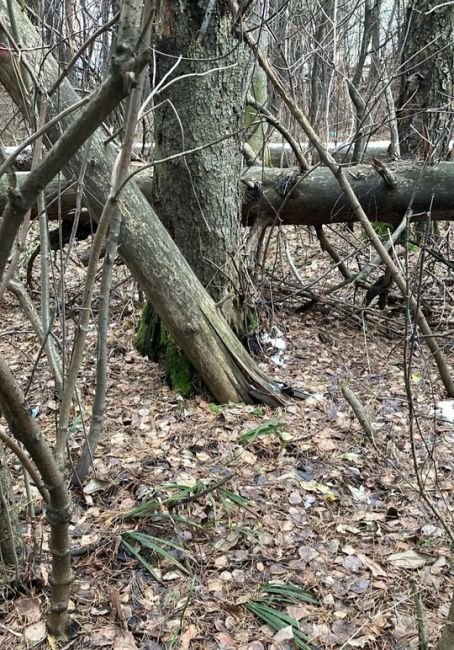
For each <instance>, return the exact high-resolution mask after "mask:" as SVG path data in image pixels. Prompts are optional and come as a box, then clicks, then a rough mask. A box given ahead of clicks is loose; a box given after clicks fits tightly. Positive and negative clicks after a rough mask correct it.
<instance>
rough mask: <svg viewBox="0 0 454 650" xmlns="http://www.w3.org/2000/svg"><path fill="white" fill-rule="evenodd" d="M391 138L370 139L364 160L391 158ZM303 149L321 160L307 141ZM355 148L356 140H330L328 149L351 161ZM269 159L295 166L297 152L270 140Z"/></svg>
mask: <svg viewBox="0 0 454 650" xmlns="http://www.w3.org/2000/svg"><path fill="white" fill-rule="evenodd" d="M390 144H391V143H390V141H389V140H370V141H369V142H368V144H367V146H366V149H365V151H364V160H369V159H370V158H382V159H389V157H390V156H389V146H390ZM453 146H454V142H453V141H452V140H451V142H450V145H449V147H450V149H451V151H452V149H453ZM300 147H301V151H302V152H303V153H304V154H305V155H308V153H310V152H311V151H312V153H313V154H314V158H312V161H314V159H315V160H319V157H318V155H317V152H314V149H313V148H311V147H309V146H308V144H307V143H306V142H301V143H300ZM354 148H355V143H354V142H328V151H329V152H330V154H331V155H332V156H333V157H334V158H335V159H336V160H337V161H339V162H343V163H344V162H349V161H350V160H351V159H352V156H353V150H354ZM267 151H268V156H269V160H270V161H271V163H272V164H273V165H274V166H275V167H293V166H294V165H296V164H297V160H296V157H295V154H294V153H293V151H292V148H291V146H290V145H289V144H288V143H287V142H269V143H268V144H267Z"/></svg>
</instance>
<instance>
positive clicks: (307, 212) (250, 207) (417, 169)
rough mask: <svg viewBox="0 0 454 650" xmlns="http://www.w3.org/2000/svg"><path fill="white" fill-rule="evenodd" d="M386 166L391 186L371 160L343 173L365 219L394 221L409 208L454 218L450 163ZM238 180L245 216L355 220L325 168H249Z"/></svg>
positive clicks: (314, 222)
mask: <svg viewBox="0 0 454 650" xmlns="http://www.w3.org/2000/svg"><path fill="white" fill-rule="evenodd" d="M386 169H387V171H388V172H391V174H392V175H394V176H395V180H396V184H395V187H390V186H389V185H388V183H387V182H386V181H385V180H384V178H382V176H381V175H380V174H379V173H378V172H377V171H376V170H375V169H374V167H372V166H371V165H355V167H352V168H351V170H350V173H348V172H347V173H348V178H349V181H350V183H351V184H352V187H353V189H354V191H355V193H356V195H357V197H358V200H359V202H360V203H361V206H362V207H363V209H364V210H365V212H366V214H367V216H368V217H369V219H370V220H372V221H385V222H387V223H399V222H400V220H401V219H402V217H403V215H404V214H405V211H406V210H407V208H408V207H412V209H413V212H414V214H415V215H417V214H418V213H421V214H419V218H420V219H422V220H424V219H425V218H426V212H427V211H428V210H429V209H432V218H433V219H453V218H454V204H453V198H454V191H453V190H452V187H453V181H454V165H453V164H452V163H440V164H439V165H436V166H430V167H427V166H423V165H421V164H419V165H417V164H409V163H397V162H396V163H393V164H390V165H387V166H386ZM242 180H243V181H244V182H248V185H249V187H247V188H246V190H245V195H244V197H243V217H244V218H245V219H246V220H247V221H248V220H249V219H252V220H254V219H255V218H256V217H257V216H259V215H260V216H261V217H267V218H269V219H271V220H273V221H277V222H281V223H284V224H301V225H312V226H317V225H323V224H330V223H338V222H349V221H352V222H353V221H356V217H355V215H354V212H353V210H352V208H351V207H350V205H349V202H348V199H347V198H346V196H345V194H344V193H343V192H342V191H341V190H340V188H339V185H338V182H337V180H336V179H335V178H334V176H333V174H332V173H331V171H330V170H329V169H327V168H326V167H318V168H314V169H313V170H312V171H310V172H309V173H307V174H299V173H298V172H297V171H296V170H291V169H287V170H285V171H282V170H278V169H267V170H265V171H263V170H262V169H261V168H258V167H257V168H255V167H251V168H250V169H248V170H247V172H245V174H243V177H242ZM262 192H263V193H262ZM413 192H415V195H414V198H413V196H412V195H413ZM412 198H413V202H412V204H411V206H410V203H411V201H412Z"/></svg>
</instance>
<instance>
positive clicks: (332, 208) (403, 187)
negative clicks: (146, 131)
mask: <svg viewBox="0 0 454 650" xmlns="http://www.w3.org/2000/svg"><path fill="white" fill-rule="evenodd" d="M386 169H387V170H388V171H389V172H390V173H391V174H393V175H394V177H395V186H394V187H390V185H389V183H387V182H386V180H385V179H384V178H383V177H382V175H380V173H378V172H377V171H376V169H375V168H374V167H373V166H372V165H356V166H354V167H351V168H350V169H349V177H350V181H351V183H352V185H353V189H354V190H355V192H356V194H357V196H358V199H359V201H360V203H361V205H362V206H363V208H364V210H365V211H366V214H367V215H368V216H369V218H370V219H371V220H372V221H385V222H387V223H391V224H395V223H399V222H400V220H401V219H402V217H403V215H404V214H405V211H406V210H407V208H408V206H409V205H410V202H411V201H412V199H413V203H412V209H413V213H414V219H421V220H424V219H426V218H427V217H426V215H427V211H428V210H431V216H432V219H434V220H452V219H454V163H440V164H438V165H436V166H433V167H424V166H423V165H422V164H418V163H413V164H410V163H408V162H406V163H404V162H395V163H393V164H390V165H388V166H387V168H386ZM26 174H27V172H19V173H17V180H18V183H19V184H20V183H21V182H23V180H24V178H25V176H26ZM135 182H137V184H138V185H139V187H140V189H141V190H142V192H143V193H144V195H145V197H146V198H147V200H148V201H149V202H150V203H151V202H152V191H151V190H152V177H151V174H150V170H145V171H143V172H141V173H140V174H138V175H137V176H136V177H135ZM241 183H242V185H243V188H244V196H243V207H242V211H243V220H244V222H245V223H246V224H248V225H251V224H252V223H253V222H254V221H255V220H256V219H257V217H259V216H260V217H261V218H265V219H266V220H268V221H270V222H274V221H276V220H277V221H280V222H281V223H283V224H286V225H290V224H294V225H306V226H318V225H323V224H330V223H352V222H354V221H355V217H354V215H353V213H352V211H351V208H350V206H349V205H348V203H347V201H346V199H345V197H344V196H343V194H342V192H341V191H340V190H339V187H338V184H337V181H336V179H335V178H334V176H333V175H332V173H331V172H330V171H329V170H328V169H327V168H325V167H316V168H314V169H313V170H312V171H311V172H309V173H308V174H305V175H300V174H299V173H298V171H297V170H296V169H293V168H289V169H285V170H283V169H274V168H265V169H264V168H262V167H250V168H249V169H246V170H245V171H244V173H243V176H242V179H241ZM61 187H62V184H61V182H59V181H58V180H54V181H53V182H52V183H50V185H49V186H48V187H47V188H46V198H47V201H48V205H49V216H50V217H51V218H52V217H55V216H56V215H57V213H58V208H59V206H60V209H61V214H63V216H64V218H67V219H71V217H72V214H73V213H74V209H75V198H76V193H75V189H74V186H68V187H66V188H65V187H63V189H62V191H61V195H60V199H59V202H58V201H56V200H55V197H56V196H57V193H58V190H59V189H61ZM7 189H8V180H7V178H6V176H3V177H2V178H1V179H0V210H3V207H4V205H5V201H6V197H7ZM413 193H414V195H413ZM84 211H85V212H84V214H83V215H82V218H85V219H87V218H88V213H87V211H86V209H85V208H84Z"/></svg>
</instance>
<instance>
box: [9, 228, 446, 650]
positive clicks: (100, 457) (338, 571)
mask: <svg viewBox="0 0 454 650" xmlns="http://www.w3.org/2000/svg"><path fill="white" fill-rule="evenodd" d="M303 243H304V246H303V247H301V246H300V244H298V243H297V244H296V247H295V248H294V249H293V250H294V254H295V259H296V260H297V261H298V263H299V265H298V268H299V270H300V273H301V274H302V275H303V276H304V279H305V281H308V280H310V279H311V277H312V276H313V277H315V276H317V274H318V275H320V274H321V273H323V269H324V268H327V264H328V262H327V260H326V259H323V260H322V259H321V258H320V257H319V255H320V254H319V253H318V249H317V247H316V246H315V244H314V242H313V241H312V240H310V241H306V242H303ZM311 247H312V248H311ZM303 250H304V254H303V252H302V251H303ZM311 250H312V251H313V252H312V253H311V252H310V251H311ZM298 256H299V257H298ZM303 258H304V259H303ZM300 263H301V264H300ZM303 263H304V265H303ZM37 268H38V267H37ZM37 268H36V269H35V274H36V273H37V272H38V270H37ZM83 273H84V271H83V270H82V269H81V268H80V267H79V266H78V265H77V264H74V265H73V266H72V270H71V272H70V275H69V276H68V282H67V300H66V317H67V318H68V319H69V321H70V320H71V305H74V304H77V297H78V295H80V290H81V284H80V281H81V278H82V277H83ZM116 274H117V277H116V287H117V288H116V290H115V292H114V298H113V304H112V324H111V328H110V333H109V385H108V395H107V412H106V422H105V434H104V438H103V441H102V443H101V444H100V446H99V448H98V450H97V452H96V457H95V459H94V468H93V471H92V473H91V479H90V480H87V482H86V483H85V485H84V489H83V490H75V491H74V493H73V501H74V513H73V518H72V525H71V537H72V547H73V552H75V555H74V560H73V566H74V583H73V585H72V590H71V604H70V607H71V615H72V617H73V618H74V621H75V623H76V626H77V627H76V628H75V637H74V638H73V639H69V640H68V641H67V642H66V643H65V644H63V647H65V648H74V649H78V648H106V649H109V648H112V649H115V650H120V649H121V650H133V649H135V648H139V649H142V650H160V649H167V648H181V649H187V648H188V649H207V650H211V649H213V650H214V649H219V650H230V649H232V650H233V649H243V648H244V649H247V650H264V649H265V648H269V649H279V648H280V649H285V648H293V647H296V646H295V645H294V643H295V642H294V639H292V636H293V630H292V628H291V627H286V628H284V629H283V630H281V632H278V633H277V634H276V632H275V631H273V630H272V629H271V628H269V627H268V626H267V625H265V624H264V623H263V621H261V620H260V619H259V618H257V617H256V616H255V615H254V614H253V613H252V612H251V611H250V609H248V603H250V602H251V601H253V600H254V599H255V600H257V599H259V598H260V597H261V596H263V594H264V592H263V589H262V587H263V585H265V584H267V583H270V582H271V583H278V584H284V585H288V584H292V585H296V586H298V587H300V588H302V589H304V590H305V591H307V592H309V593H310V594H311V595H312V596H313V597H315V598H316V599H317V601H318V604H314V603H310V602H296V601H295V602H294V603H290V604H289V603H287V604H279V603H277V602H275V604H274V607H275V608H276V609H280V610H281V611H283V612H286V613H287V614H289V615H290V616H292V617H293V618H294V619H296V620H297V621H299V623H300V626H301V629H302V630H303V631H304V633H305V634H306V635H307V637H308V638H309V639H310V646H311V647H312V648H317V647H318V648H321V649H325V648H326V649H329V648H335V649H341V648H367V649H370V650H373V649H401V650H410V649H413V648H414V649H416V648H418V620H417V613H416V606H415V594H417V598H419V600H420V602H422V605H423V611H424V619H425V623H426V627H427V634H428V637H429V640H430V645H429V647H435V645H434V644H435V642H436V639H437V636H438V634H439V631H440V628H441V625H442V623H443V621H444V620H445V619H446V616H447V613H448V608H449V603H450V599H451V595H452V591H453V588H454V582H453V572H452V569H451V561H452V554H451V550H450V548H449V540H448V538H447V535H446V534H445V532H444V530H443V529H442V525H441V523H440V521H438V520H437V519H435V518H434V516H433V515H432V513H431V512H430V510H429V509H428V507H427V505H426V503H425V501H424V500H423V499H422V497H421V495H420V491H419V490H418V488H417V485H416V476H415V467H414V458H413V457H415V458H416V459H417V463H418V469H419V472H420V476H421V481H422V483H423V485H424V490H425V491H426V494H427V495H428V497H429V498H430V500H431V501H432V502H433V503H434V504H435V505H436V507H437V508H438V509H439V511H440V512H441V513H442V515H443V516H444V517H445V521H446V522H447V524H448V526H451V527H452V518H451V516H452V515H451V513H452V504H450V503H449V498H450V496H451V494H452V487H453V477H454V459H453V455H452V448H453V442H454V427H453V425H452V424H450V423H449V422H443V421H439V420H435V418H434V417H433V415H432V412H433V407H434V404H435V403H436V402H437V400H439V399H443V398H444V397H445V395H444V392H443V387H442V385H441V383H440V380H439V379H438V375H437V372H436V370H435V368H434V366H433V364H432V362H431V360H430V359H429V355H428V353H427V350H426V349H425V348H424V347H419V346H418V345H415V346H414V347H413V348H412V350H411V354H412V359H411V367H410V368H409V370H408V379H409V386H407V387H406V385H405V380H404V368H408V367H409V366H408V350H407V361H405V350H404V342H403V338H402V337H398V336H395V335H391V336H385V335H384V334H382V333H380V332H378V331H377V329H376V328H375V327H374V326H373V317H371V318H369V320H366V319H364V318H363V319H362V324H363V325H362V326H361V324H359V325H358V324H355V322H354V320H350V319H348V318H346V317H345V316H342V314H341V313H340V312H339V311H338V310H336V309H328V310H327V309H321V308H320V307H318V306H317V305H315V306H314V307H312V308H310V309H306V310H304V311H301V312H300V313H298V311H297V310H295V309H294V306H292V305H289V306H287V307H286V308H284V307H281V308H280V309H277V308H275V309H274V311H273V312H272V316H273V318H272V320H271V316H269V317H268V318H266V319H264V321H263V330H262V332H261V339H260V340H261V344H262V352H261V353H260V354H258V357H257V358H258V361H259V362H260V363H261V364H262V367H263V369H264V371H265V372H266V373H269V374H270V375H273V376H276V377H278V378H279V379H281V380H282V381H284V382H286V383H288V384H290V385H292V386H294V387H296V388H299V389H302V390H305V391H308V393H310V396H309V397H308V398H307V399H305V400H301V401H290V402H289V403H288V405H287V406H286V407H285V408H281V409H276V410H272V409H269V408H264V407H259V406H258V407H252V406H245V405H242V404H228V405H224V406H218V405H216V404H214V403H213V402H212V399H211V398H210V397H209V396H208V395H206V394H201V395H200V394H199V395H197V396H195V397H193V398H191V399H183V398H181V397H180V396H178V395H176V394H175V393H173V392H172V391H171V390H170V389H169V388H168V387H167V385H166V381H165V377H164V375H163V372H162V370H161V368H160V366H159V365H158V364H156V363H152V362H150V361H149V360H147V359H145V358H141V357H140V356H139V355H138V354H137V353H136V351H135V350H134V348H133V345H132V340H133V335H134V331H135V328H136V326H137V322H138V318H139V315H140V305H139V304H138V302H137V301H135V300H134V299H133V296H134V291H135V286H134V283H133V282H132V281H131V280H129V279H128V276H127V273H126V270H125V269H124V267H117V269H116ZM311 274H312V275H311ZM331 279H332V278H331ZM335 280H336V281H338V278H335ZM316 290H317V287H316ZM350 293H351V294H352V293H353V292H352V291H351V292H350ZM35 298H36V300H39V297H38V294H36V295H35ZM349 300H351V301H353V297H352V295H350V298H349ZM361 301H362V296H360V297H357V302H359V303H361ZM352 304H353V302H352ZM453 308H454V305H453V304H452V303H451V305H450V307H449V309H448V312H449V313H448V314H447V316H450V317H451V318H452V314H451V313H450V312H451V311H452V309H453ZM1 312H2V334H1V337H0V353H1V354H3V355H4V358H5V359H7V360H8V362H9V363H10V366H11V368H12V370H13V372H14V373H15V374H16V377H17V378H18V379H19V381H20V382H21V385H22V386H23V387H25V386H26V385H27V382H28V381H29V379H30V378H32V381H31V385H30V389H29V392H28V400H29V404H30V407H31V408H32V409H33V412H34V414H35V415H36V418H37V421H38V423H39V424H40V426H41V428H42V430H43V431H44V432H45V433H46V435H48V436H49V437H50V438H51V439H52V437H53V436H54V433H55V416H56V410H57V403H56V401H55V396H54V393H53V383H52V380H51V378H50V377H49V375H48V374H47V371H46V367H45V364H44V362H43V361H42V360H40V361H38V362H37V364H36V359H37V355H38V351H39V345H38V344H37V342H36V339H35V337H34V335H33V333H32V331H31V328H30V325H29V324H28V323H27V322H26V321H25V319H24V317H23V316H22V314H21V313H20V310H19V309H18V307H17V304H16V302H15V299H14V298H13V297H12V296H10V295H7V296H6V301H5V303H4V304H3V305H2V310H1ZM390 318H391V319H392V318H393V317H392V316H391V317H390ZM394 319H395V320H394V322H395V323H398V324H399V326H400V325H401V324H402V316H401V315H399V314H397V313H396V315H395V316H394ZM399 319H400V320H399ZM358 322H359V321H358ZM264 332H267V333H268V335H267V336H266V335H264ZM95 346H96V328H95V325H94V324H93V325H92V326H91V329H90V331H89V334H88V348H87V353H86V360H85V366H84V371H83V379H82V380H81V381H80V385H79V387H80V391H81V397H82V400H83V403H84V418H83V420H84V421H85V422H86V423H87V424H88V423H89V415H90V404H91V402H92V399H93V395H94V390H95V365H96V352H95ZM407 348H408V345H407ZM448 359H449V356H448ZM450 361H451V362H452V361H453V357H452V353H451V356H450ZM35 365H36V368H35V370H34V372H33V369H34V366H35ZM32 372H33V376H32V374H31V373H32ZM341 381H344V382H346V383H347V384H348V386H349V387H350V388H351V390H353V391H354V392H355V393H356V395H357V396H358V398H359V399H360V400H361V401H362V403H363V405H364V408H365V410H366V412H367V414H368V417H369V418H370V420H371V423H372V426H373V428H374V432H375V433H374V437H373V438H371V437H370V436H368V435H366V434H365V432H364V431H363V429H362V427H361V425H360V424H359V422H358V421H357V419H356V418H355V416H354V414H353V412H352V410H351V408H350V406H349V405H348V403H347V402H346V400H345V398H344V397H343V394H342V392H341V389H340V386H339V385H340V382H341ZM409 390H410V392H411V397H412V401H413V416H412V418H411V419H410V417H409V409H408V398H409ZM0 426H3V424H1V425H0ZM251 432H252V433H251ZM72 433H73V436H72V439H71V442H70V451H71V455H72V457H73V458H76V457H77V453H78V450H79V449H80V445H81V444H82V440H83V421H82V418H81V417H80V415H77V416H76V417H75V418H74V420H73V423H72ZM244 434H249V435H246V436H245V435H244ZM242 436H244V437H243V438H242ZM13 474H14V477H15V479H16V481H15V485H16V490H17V494H18V496H19V498H20V499H22V503H23V500H24V498H25V497H24V493H23V487H22V485H21V483H20V482H19V478H20V471H19V468H18V467H17V465H15V466H14V468H13ZM32 495H34V496H35V497H36V504H37V508H38V514H37V516H36V518H35V520H34V521H27V522H26V521H25V515H24V513H22V516H23V517H24V525H25V524H26V529H27V535H28V539H29V547H28V550H29V553H28V557H27V561H26V563H25V564H24V565H23V566H22V567H21V571H22V574H21V579H20V584H19V587H18V585H17V583H16V584H14V582H11V583H8V580H7V577H3V578H2V579H1V584H0V594H1V596H0V598H2V597H3V598H2V600H3V602H2V603H1V604H0V612H1V614H2V618H1V623H0V647H1V648H2V650H7V649H8V648H28V647H37V648H45V647H46V648H47V647H49V648H54V647H56V646H55V644H54V643H53V642H52V640H51V639H46V637H45V627H44V616H45V611H46V607H47V605H48V600H47V596H46V594H47V593H48V586H49V570H50V567H49V555H48V552H47V550H48V546H47V539H48V538H47V528H46V523H45V519H44V516H43V515H42V513H40V512H39V499H38V497H37V496H36V495H35V492H34V490H33V488H32ZM138 506H140V508H139V511H138V512H136V516H135V517H133V516H131V514H130V516H129V517H128V516H127V515H128V513H131V511H133V510H134V509H135V508H137V507H138ZM139 542H141V544H139ZM166 542H167V543H168V544H167V545H166ZM169 543H170V544H169ZM156 549H157V550H156Z"/></svg>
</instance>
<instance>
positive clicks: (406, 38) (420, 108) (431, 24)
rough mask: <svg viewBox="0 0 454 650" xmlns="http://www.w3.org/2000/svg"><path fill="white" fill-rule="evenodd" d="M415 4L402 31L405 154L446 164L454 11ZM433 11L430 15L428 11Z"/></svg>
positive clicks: (453, 117)
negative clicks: (443, 161)
mask: <svg viewBox="0 0 454 650" xmlns="http://www.w3.org/2000/svg"><path fill="white" fill-rule="evenodd" d="M445 4H446V6H443V5H441V6H440V8H437V7H436V4H434V2H432V0H415V1H413V2H412V3H411V6H410V7H409V8H408V11H407V18H406V24H405V27H404V30H403V49H402V68H401V88H400V97H399V101H398V113H397V116H398V120H399V136H400V140H401V153H402V154H407V155H416V156H418V157H420V158H423V159H424V160H428V161H429V162H436V161H438V160H445V159H446V158H447V157H448V153H449V142H450V140H451V138H452V136H453V125H454V113H453V109H454V102H453V97H454V58H453V45H452V44H453V42H454V6H453V5H452V4H451V3H445ZM431 9H433V10H432V11H430V13H427V12H429V10H431Z"/></svg>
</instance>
